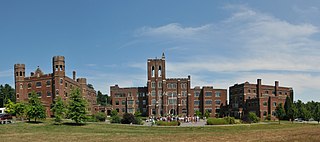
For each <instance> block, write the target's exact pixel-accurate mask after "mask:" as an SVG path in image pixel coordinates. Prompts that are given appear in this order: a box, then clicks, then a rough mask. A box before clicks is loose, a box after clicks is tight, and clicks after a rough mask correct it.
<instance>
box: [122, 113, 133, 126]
mask: <svg viewBox="0 0 320 142" xmlns="http://www.w3.org/2000/svg"><path fill="white" fill-rule="evenodd" d="M134 120H135V117H134V115H133V114H131V113H125V114H123V118H122V119H121V123H122V124H133V122H134Z"/></svg>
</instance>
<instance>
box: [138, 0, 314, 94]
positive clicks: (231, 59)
mask: <svg viewBox="0 0 320 142" xmlns="http://www.w3.org/2000/svg"><path fill="white" fill-rule="evenodd" d="M227 9H232V10H235V12H234V13H233V14H232V15H231V16H230V17H229V18H227V19H225V20H223V21H220V22H217V23H207V24H203V25H204V26H203V25H200V26H193V27H185V26H183V25H182V24H178V23H171V24H167V25H163V26H160V27H143V28H142V29H139V30H138V32H137V33H138V35H139V36H142V38H146V37H149V38H153V39H154V40H164V41H165V40H168V39H169V40H171V41H172V42H174V45H173V46H174V47H177V48H173V49H175V50H172V52H175V53H176V54H181V53H180V52H182V50H179V49H180V48H181V49H183V52H184V53H186V52H188V53H190V54H187V55H188V56H185V57H184V60H181V61H175V62H173V61H168V62H167V70H168V72H169V73H170V74H174V75H180V74H193V75H194V76H195V77H193V81H194V83H193V84H194V85H207V84H208V83H210V81H208V80H210V79H212V80H214V78H215V76H212V74H213V75H214V74H216V73H217V74H226V73H230V74H231V75H232V76H231V77H226V78H225V80H226V81H224V80H223V79H219V81H221V82H222V83H220V84H221V86H222V87H224V88H227V87H228V86H231V85H233V84H234V83H241V82H244V81H246V80H247V79H250V80H252V79H253V80H256V79H257V78H258V77H259V76H260V77H261V78H262V79H264V80H272V82H273V81H274V80H280V81H282V82H284V85H288V86H292V87H294V89H296V90H297V92H298V93H303V92H306V91H307V90H308V89H313V90H319V89H318V88H317V84H319V79H320V78H319V73H320V62H318V61H320V48H319V47H320V41H319V39H316V38H315V37H316V36H317V35H319V27H317V26H315V25H313V24H310V23H298V24H297V23H292V22H290V21H286V20H282V19H279V18H276V17H274V16H272V15H269V14H266V13H262V12H259V11H256V10H253V9H251V8H249V7H246V6H242V5H241V6H232V5H229V6H227ZM148 40H149V39H148ZM186 43H188V44H186ZM182 47H183V48H182ZM176 50H179V51H176ZM170 52H171V51H170ZM175 56H176V55H175ZM139 67H140V68H141V66H139ZM270 72H273V73H270ZM210 74H211V77H207V78H205V77H204V76H210ZM250 74H254V75H250ZM196 79H199V80H196ZM234 81H237V82H234ZM196 83H199V84H196ZM224 85H225V86H224ZM312 95H317V96H318V98H319V97H320V95H319V94H316V93H314V94H312ZM302 98H303V97H302ZM303 99H305V100H306V99H307V98H303Z"/></svg>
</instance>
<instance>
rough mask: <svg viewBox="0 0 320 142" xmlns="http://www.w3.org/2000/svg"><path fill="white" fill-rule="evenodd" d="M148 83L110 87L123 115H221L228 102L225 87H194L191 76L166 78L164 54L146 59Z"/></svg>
mask: <svg viewBox="0 0 320 142" xmlns="http://www.w3.org/2000/svg"><path fill="white" fill-rule="evenodd" d="M147 78H148V80H147V86H145V87H129V88H120V87H119V86H118V85H115V86H111V87H110V95H111V98H112V108H113V109H116V110H117V111H118V112H119V113H120V114H123V113H135V112H137V111H139V112H141V113H142V114H143V115H144V116H165V115H168V114H172V115H181V116H193V115H194V113H195V111H197V110H198V111H200V112H202V114H204V113H205V112H206V111H209V112H210V114H211V116H212V117H215V116H218V115H219V112H220V106H221V105H223V104H224V103H226V102H227V90H226V89H214V88H213V87H212V86H204V87H202V88H200V87H195V88H191V77H190V76H187V77H185V78H167V77H166V60H165V55H164V54H163V55H162V58H160V59H148V61H147Z"/></svg>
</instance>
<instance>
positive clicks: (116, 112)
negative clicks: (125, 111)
mask: <svg viewBox="0 0 320 142" xmlns="http://www.w3.org/2000/svg"><path fill="white" fill-rule="evenodd" d="M113 116H118V111H117V110H115V109H114V110H112V111H111V117H113Z"/></svg>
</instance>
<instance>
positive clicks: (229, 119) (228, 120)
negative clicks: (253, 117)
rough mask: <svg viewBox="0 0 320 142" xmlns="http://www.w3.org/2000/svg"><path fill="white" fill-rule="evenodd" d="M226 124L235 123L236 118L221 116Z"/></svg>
mask: <svg viewBox="0 0 320 142" xmlns="http://www.w3.org/2000/svg"><path fill="white" fill-rule="evenodd" d="M223 119H224V120H225V121H226V122H227V123H228V124H236V119H235V118H234V117H229V116H228V117H225V118H223Z"/></svg>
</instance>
